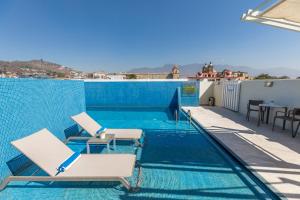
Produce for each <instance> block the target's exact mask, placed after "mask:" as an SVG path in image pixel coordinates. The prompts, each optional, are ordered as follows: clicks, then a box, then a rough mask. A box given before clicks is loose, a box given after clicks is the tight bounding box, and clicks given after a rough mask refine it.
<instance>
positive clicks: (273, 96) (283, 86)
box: [240, 80, 300, 114]
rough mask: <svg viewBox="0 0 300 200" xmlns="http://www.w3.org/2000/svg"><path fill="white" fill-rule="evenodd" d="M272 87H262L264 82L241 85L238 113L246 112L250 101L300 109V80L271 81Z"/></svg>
mask: <svg viewBox="0 0 300 200" xmlns="http://www.w3.org/2000/svg"><path fill="white" fill-rule="evenodd" d="M273 83H274V84H273V87H264V84H265V81H264V80H253V81H243V82H242V83H241V94H240V112H241V113H244V114H245V113H246V112H247V103H248V101H249V100H250V99H254V100H264V101H266V102H267V101H274V103H276V104H280V105H284V106H289V107H300V80H273Z"/></svg>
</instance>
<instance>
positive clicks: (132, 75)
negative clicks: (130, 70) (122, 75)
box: [126, 74, 137, 79]
mask: <svg viewBox="0 0 300 200" xmlns="http://www.w3.org/2000/svg"><path fill="white" fill-rule="evenodd" d="M136 78H137V76H136V75H135V74H126V79H136Z"/></svg>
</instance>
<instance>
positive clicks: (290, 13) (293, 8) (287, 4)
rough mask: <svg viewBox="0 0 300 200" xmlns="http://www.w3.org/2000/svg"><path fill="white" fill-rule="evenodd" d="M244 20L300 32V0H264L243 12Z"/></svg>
mask: <svg viewBox="0 0 300 200" xmlns="http://www.w3.org/2000/svg"><path fill="white" fill-rule="evenodd" d="M242 20H244V21H252V22H257V23H261V24H266V25H271V26H275V27H280V28H285V29H289V30H293V31H299V32H300V0H277V1H275V2H274V0H273V1H272V0H267V1H264V2H263V3H262V4H260V5H259V6H258V7H257V8H255V9H253V10H252V9H251V10H248V12H247V13H245V14H243V16H242Z"/></svg>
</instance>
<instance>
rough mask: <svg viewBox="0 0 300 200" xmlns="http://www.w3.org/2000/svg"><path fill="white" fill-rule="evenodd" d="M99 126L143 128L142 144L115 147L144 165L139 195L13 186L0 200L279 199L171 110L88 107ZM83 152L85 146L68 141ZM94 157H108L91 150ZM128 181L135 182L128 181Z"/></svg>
mask: <svg viewBox="0 0 300 200" xmlns="http://www.w3.org/2000/svg"><path fill="white" fill-rule="evenodd" d="M87 112H88V113H89V114H90V115H91V116H92V117H93V118H94V119H95V120H97V121H98V122H99V123H101V124H102V125H104V126H106V127H113V128H142V129H143V130H144V132H145V139H144V146H143V148H141V149H135V148H134V147H133V145H132V143H130V142H119V143H117V151H116V152H118V153H123V152H130V153H136V154H137V157H138V159H139V161H140V163H141V165H142V185H141V189H140V191H139V192H137V193H128V192H126V191H125V190H124V189H123V188H122V187H121V186H120V185H119V184H118V183H53V184H52V185H49V184H42V183H36V182H35V183H27V184H26V186H24V184H25V183H16V182H14V183H12V184H10V186H9V187H7V188H6V189H5V190H4V191H2V192H0V199H12V200H14V199H70V200H71V199H72V200H79V199H88V200H93V199H97V200H98V199H133V200H135V199H146V200H147V199H163V200H169V199H177V200H183V199H277V197H276V196H275V195H273V193H271V192H270V191H269V190H268V189H267V188H265V187H264V185H262V184H260V183H259V182H258V181H257V180H256V179H255V178H254V177H253V176H252V175H251V174H249V173H248V172H247V171H246V170H245V169H244V168H243V167H242V166H240V165H239V164H238V163H237V162H236V161H235V160H234V159H232V158H231V157H230V156H229V155H228V154H226V153H225V152H224V151H223V150H222V149H221V148H219V147H218V146H217V145H216V144H215V143H214V142H213V141H212V140H211V139H210V138H209V137H208V135H207V133H205V132H203V131H201V129H198V128H196V127H194V126H192V125H190V124H189V122H187V121H185V120H184V118H183V117H181V119H182V121H180V122H178V123H176V122H175V121H174V113H173V111H170V110H169V109H165V108H157V109H143V110H140V109H132V108H131V109H126V108H122V109H119V108H110V109H107V108H106V109H95V108H94V109H87ZM70 147H71V148H72V149H74V150H79V151H82V152H83V153H84V152H85V151H86V149H85V144H84V143H83V142H82V143H80V142H79V143H78V142H77V143H74V142H73V143H70ZM92 152H93V153H107V149H105V148H104V147H93V148H92ZM130 181H132V183H133V182H134V181H135V180H134V179H132V180H130Z"/></svg>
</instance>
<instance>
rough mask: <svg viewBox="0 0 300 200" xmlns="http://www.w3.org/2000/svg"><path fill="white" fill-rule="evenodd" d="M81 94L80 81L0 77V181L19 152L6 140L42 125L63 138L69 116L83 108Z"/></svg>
mask: <svg viewBox="0 0 300 200" xmlns="http://www.w3.org/2000/svg"><path fill="white" fill-rule="evenodd" d="M84 95H85V94H84V83H83V81H66V80H34V79H0V181H2V180H3V178H4V177H6V176H8V175H9V174H10V172H9V169H8V167H7V165H6V162H7V161H8V160H10V159H12V158H14V157H15V156H17V155H18V154H19V152H18V151H17V150H16V149H15V148H14V147H12V145H11V144H10V142H11V141H13V140H15V139H18V138H22V137H24V136H26V135H30V134H31V133H33V132H35V131H38V130H40V129H42V128H48V129H49V130H50V131H51V132H52V133H54V134H55V135H56V136H57V137H59V138H60V139H64V130H65V129H67V128H68V127H70V126H72V125H73V122H72V121H71V120H70V116H71V115H74V114H77V113H79V112H82V111H85V97H84Z"/></svg>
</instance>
